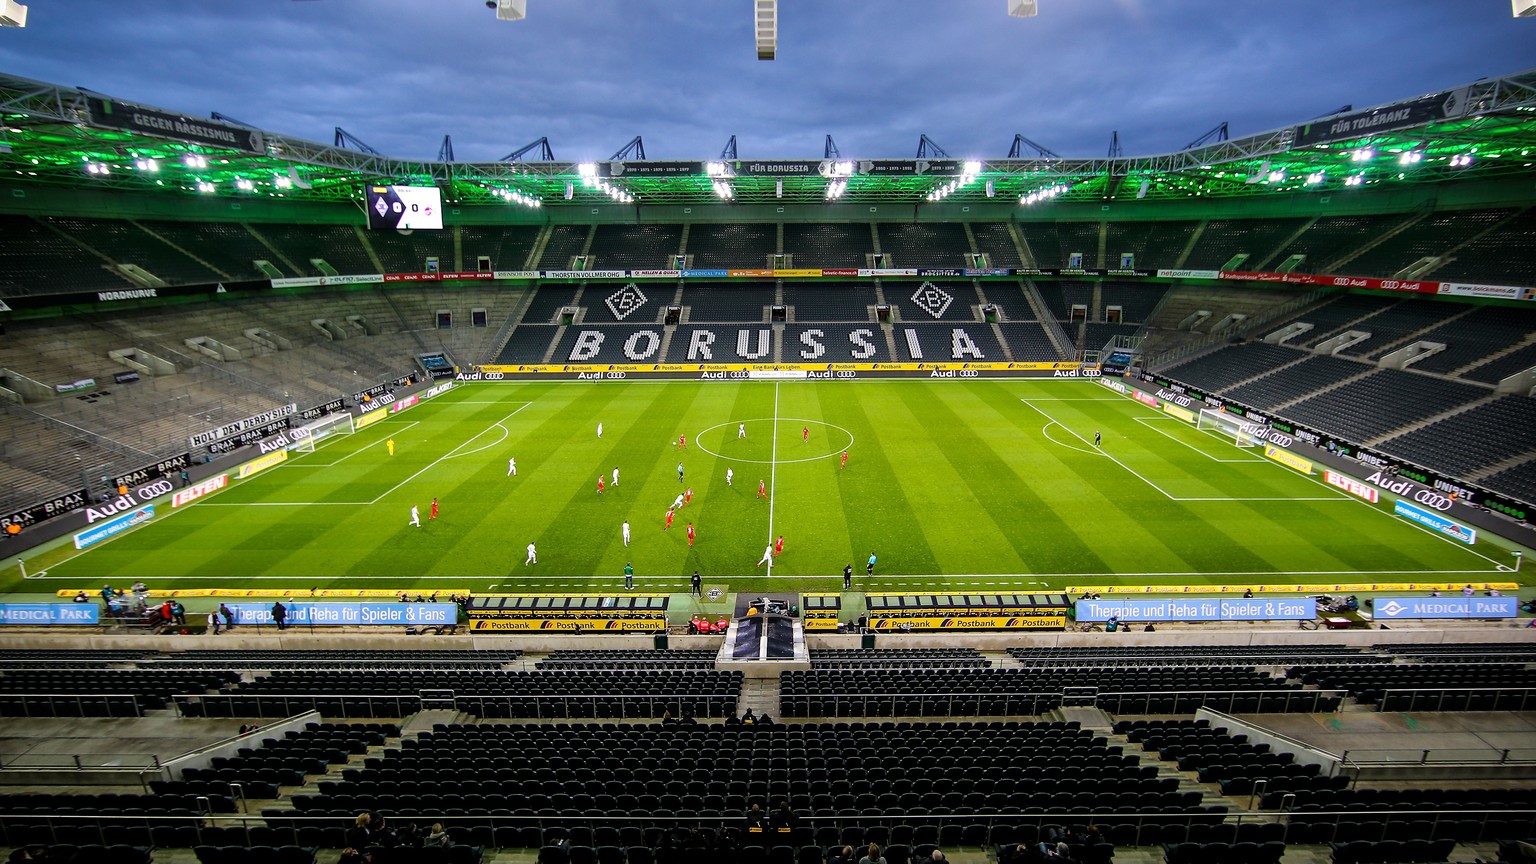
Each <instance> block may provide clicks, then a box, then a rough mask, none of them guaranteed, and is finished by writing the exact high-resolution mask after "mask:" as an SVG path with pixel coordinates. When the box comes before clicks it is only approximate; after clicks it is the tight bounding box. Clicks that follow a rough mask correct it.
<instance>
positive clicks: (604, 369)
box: [454, 361, 1099, 381]
mask: <svg viewBox="0 0 1536 864" xmlns="http://www.w3.org/2000/svg"><path fill="white" fill-rule="evenodd" d="M1097 377H1099V367H1098V364H1095V363H1067V362H1063V363H1031V362H1017V363H1011V362H985V361H978V362H965V363H629V364H600V363H587V364H583V363H564V364H561V363H529V364H523V365H497V364H491V365H485V366H477V367H475V369H474V371H470V372H460V373H459V374H457V375H456V376H454V379H455V380H457V381H522V380H530V379H544V380H548V379H573V380H577V381H622V380H626V379H633V378H640V379H644V378H679V379H697V380H700V381H819V380H828V381H836V380H842V381H847V380H856V379H859V378H1097Z"/></svg>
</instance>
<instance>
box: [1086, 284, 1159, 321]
mask: <svg viewBox="0 0 1536 864" xmlns="http://www.w3.org/2000/svg"><path fill="white" fill-rule="evenodd" d="M1167 293H1168V286H1167V285H1157V284H1153V283H1141V282H1129V283H1127V282H1105V283H1104V284H1103V285H1102V286H1100V288H1099V308H1098V309H1096V310H1094V314H1093V315H1091V316H1089V317H1091V318H1093V319H1095V320H1100V321H1103V320H1108V315H1107V313H1106V312H1105V310H1106V309H1107V308H1108V307H1110V306H1119V307H1120V312H1121V317H1120V320H1121V321H1122V322H1131V323H1134V324H1140V323H1141V322H1143V321H1146V320H1147V319H1148V318H1149V317H1151V315H1152V310H1153V309H1155V308H1157V304H1158V303H1159V302H1161V301H1162V299H1163V295H1165V294H1167Z"/></svg>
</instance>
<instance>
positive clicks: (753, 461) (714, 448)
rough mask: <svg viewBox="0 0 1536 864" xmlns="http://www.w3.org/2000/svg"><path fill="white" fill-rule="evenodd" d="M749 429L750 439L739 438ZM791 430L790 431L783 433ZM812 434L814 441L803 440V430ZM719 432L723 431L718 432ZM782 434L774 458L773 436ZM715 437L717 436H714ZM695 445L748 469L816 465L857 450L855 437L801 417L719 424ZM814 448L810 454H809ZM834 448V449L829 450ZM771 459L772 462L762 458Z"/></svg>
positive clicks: (702, 433)
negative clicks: (771, 466) (739, 432)
mask: <svg viewBox="0 0 1536 864" xmlns="http://www.w3.org/2000/svg"><path fill="white" fill-rule="evenodd" d="M741 426H746V432H747V436H746V437H745V438H739V437H737V434H738V431H739V427H741ZM781 426H787V427H788V428H787V429H780V428H779V427H781ZM802 429H809V430H810V431H811V435H810V441H809V442H806V441H805V440H804V439H803V438H802V437H801V430H802ZM716 430H723V431H720V432H716ZM775 432H781V433H783V434H782V437H781V438H780V440H779V446H778V457H777V458H774V457H773V456H772V455H771V454H772V453H773V452H774V451H773V434H774V433H775ZM711 433H715V434H711ZM693 440H694V444H695V445H696V446H697V447H698V448H699V449H700V450H702V451H704V452H705V453H708V454H709V455H711V456H714V457H715V458H717V459H726V460H729V461H731V462H742V463H745V464H748V465H788V464H791V463H794V462H815V461H816V460H818V459H831V458H833V457H836V456H839V455H841V454H842V452H843V451H844V450H847V449H849V448H850V447H852V446H853V433H852V432H849V431H848V430H847V429H844V428H843V427H841V426H839V425H837V424H836V423H828V422H827V421H825V420H806V419H804V418H800V417H780V418H778V420H777V422H775V420H774V418H772V417H754V418H751V419H748V420H731V421H728V422H725V423H716V424H715V425H713V426H710V427H708V428H705V429H701V430H699V433H698V434H697V435H695V436H693ZM807 448H810V452H809V453H808V452H807ZM829 448H830V449H829ZM762 456H767V457H768V458H766V459H764V458H759V457H762Z"/></svg>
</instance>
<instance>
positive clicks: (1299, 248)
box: [1270, 216, 1402, 273]
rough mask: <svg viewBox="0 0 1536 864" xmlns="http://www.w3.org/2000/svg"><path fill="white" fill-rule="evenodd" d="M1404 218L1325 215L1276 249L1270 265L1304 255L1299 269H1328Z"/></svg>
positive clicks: (1302, 271) (1308, 271)
mask: <svg viewBox="0 0 1536 864" xmlns="http://www.w3.org/2000/svg"><path fill="white" fill-rule="evenodd" d="M1401 221H1402V217H1401V216H1324V217H1322V218H1320V219H1318V220H1317V221H1316V222H1313V223H1312V224H1311V225H1309V226H1308V227H1307V230H1305V231H1303V232H1301V235H1300V236H1298V237H1297V238H1296V239H1295V240H1292V241H1291V242H1289V243H1287V244H1286V245H1285V248H1283V249H1281V250H1280V251H1279V252H1278V253H1276V254H1275V255H1274V256H1273V257H1272V258H1271V259H1270V261H1271V266H1273V267H1278V266H1280V265H1282V264H1284V263H1285V262H1286V260H1287V259H1288V258H1290V257H1291V256H1293V255H1301V256H1304V258H1303V260H1302V262H1301V264H1300V265H1299V266H1297V267H1295V268H1294V269H1295V270H1296V272H1298V273H1325V272H1327V267H1328V265H1329V264H1331V263H1333V261H1334V259H1336V258H1339V257H1340V256H1342V255H1344V254H1346V253H1348V252H1350V251H1352V250H1354V249H1357V248H1359V247H1360V246H1362V245H1364V244H1365V243H1366V242H1367V241H1369V240H1371V239H1372V238H1374V237H1376V236H1378V235H1379V234H1381V233H1382V232H1384V231H1386V230H1388V229H1390V228H1391V227H1392V226H1393V225H1394V224H1396V223H1398V222H1401Z"/></svg>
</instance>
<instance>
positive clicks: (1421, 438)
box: [1377, 396, 1536, 477]
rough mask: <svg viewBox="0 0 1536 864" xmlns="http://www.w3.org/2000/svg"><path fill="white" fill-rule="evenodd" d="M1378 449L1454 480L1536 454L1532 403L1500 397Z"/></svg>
mask: <svg viewBox="0 0 1536 864" xmlns="http://www.w3.org/2000/svg"><path fill="white" fill-rule="evenodd" d="M1377 448H1378V449H1380V450H1384V451H1386V452H1387V453H1390V454H1392V455H1393V456H1397V457H1399V458H1401V459H1403V460H1405V461H1407V462H1412V463H1415V464H1418V465H1430V464H1433V465H1434V466H1435V468H1436V469H1438V470H1441V471H1448V472H1450V473H1451V474H1453V475H1455V476H1462V477H1464V476H1466V475H1468V474H1470V473H1472V472H1473V471H1476V470H1477V469H1479V468H1486V467H1488V466H1491V465H1497V464H1498V463H1500V462H1502V461H1504V460H1505V459H1508V458H1510V457H1512V456H1518V455H1520V454H1521V453H1525V452H1527V451H1530V450H1536V399H1532V398H1530V397H1529V396H1503V397H1500V398H1498V399H1495V400H1494V401H1492V402H1489V403H1487V404H1484V405H1478V406H1477V407H1475V408H1473V409H1471V410H1470V411H1464V412H1462V413H1460V414H1454V415H1452V416H1450V417H1447V418H1446V419H1444V420H1441V421H1440V422H1438V423H1434V424H1431V425H1429V426H1425V427H1422V428H1420V429H1415V430H1413V431H1412V432H1408V433H1406V434H1403V435H1398V436H1397V437H1395V438H1390V439H1388V440H1386V441H1383V442H1381V443H1380V444H1379V445H1377Z"/></svg>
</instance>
